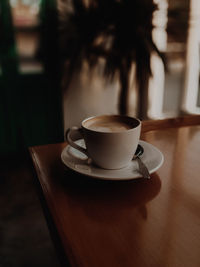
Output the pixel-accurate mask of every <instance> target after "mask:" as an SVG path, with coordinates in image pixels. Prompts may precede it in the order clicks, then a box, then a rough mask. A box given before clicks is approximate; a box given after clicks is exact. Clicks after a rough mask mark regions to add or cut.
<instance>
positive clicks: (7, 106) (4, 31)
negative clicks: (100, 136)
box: [0, 0, 64, 154]
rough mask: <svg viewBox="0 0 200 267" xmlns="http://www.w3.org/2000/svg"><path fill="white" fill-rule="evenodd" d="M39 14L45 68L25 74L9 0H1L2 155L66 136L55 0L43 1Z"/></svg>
mask: <svg viewBox="0 0 200 267" xmlns="http://www.w3.org/2000/svg"><path fill="white" fill-rule="evenodd" d="M50 4H51V5H50ZM40 14H41V21H40V27H39V31H40V32H39V33H40V36H41V38H40V42H41V50H40V58H41V59H42V64H43V66H44V71H43V72H41V73H28V74H23V73H20V72H19V58H18V55H17V51H16V45H15V37H14V36H15V30H14V27H13V23H12V16H11V9H10V5H9V1H8V0H1V1H0V67H1V73H0V154H5V153H10V152H17V151H19V150H24V149H26V148H27V147H28V146H33V145H41V144H47V143H56V142H60V141H63V139H64V138H63V117H62V99H61V86H60V68H59V58H58V55H59V54H58V45H57V42H58V38H57V34H58V33H57V10H56V0H54V1H53V0H51V1H49V0H42V1H41V9H40ZM52 18H53V19H52ZM49 21H51V24H50V25H49V27H47V25H48V23H49Z"/></svg>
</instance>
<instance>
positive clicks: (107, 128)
mask: <svg viewBox="0 0 200 267" xmlns="http://www.w3.org/2000/svg"><path fill="white" fill-rule="evenodd" d="M85 126H86V127H87V128H88V129H90V130H93V131H97V132H110V133H112V132H122V131H127V130H130V129H132V128H133V126H132V125H130V124H129V123H127V122H123V121H118V120H116V121H111V120H105V121H104V120H91V121H88V122H87V124H86V125H85Z"/></svg>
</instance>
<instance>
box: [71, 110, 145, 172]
mask: <svg viewBox="0 0 200 267" xmlns="http://www.w3.org/2000/svg"><path fill="white" fill-rule="evenodd" d="M140 133H141V121H140V120H139V119H137V118H133V117H128V116H121V115H101V116H95V117H90V118H87V119H85V120H83V121H82V123H81V128H78V127H72V128H70V129H68V130H67V132H66V138H67V141H68V142H69V144H70V145H71V146H72V147H74V148H75V149H77V150H79V151H80V152H82V153H84V154H86V155H87V156H88V157H89V158H90V159H92V162H93V163H95V164H96V165H98V166H99V167H101V168H104V169H121V168H123V167H125V166H127V165H128V164H129V162H130V161H131V160H132V158H133V155H134V153H135V151H136V149H137V145H138V143H139V138H140ZM77 136H79V137H80V136H82V138H83V139H84V141H85V144H86V149H85V148H83V147H81V146H79V145H77V144H76V143H75V142H74V140H76V139H77Z"/></svg>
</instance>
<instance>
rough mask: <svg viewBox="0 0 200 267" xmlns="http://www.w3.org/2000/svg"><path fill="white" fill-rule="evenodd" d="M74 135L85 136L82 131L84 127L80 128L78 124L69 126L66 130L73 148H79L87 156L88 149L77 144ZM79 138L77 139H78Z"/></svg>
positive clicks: (67, 137)
mask: <svg viewBox="0 0 200 267" xmlns="http://www.w3.org/2000/svg"><path fill="white" fill-rule="evenodd" d="M73 135H74V136H75V135H79V136H82V137H83V133H82V129H81V128H78V127H76V126H73V127H72V128H69V129H68V130H67V131H66V139H67V141H68V143H69V144H70V146H72V147H73V148H75V149H77V150H79V151H80V152H82V153H83V154H85V155H86V156H87V157H89V156H88V152H87V149H86V148H84V147H82V146H79V145H77V144H76V143H75V142H74V141H73ZM76 140H77V139H76Z"/></svg>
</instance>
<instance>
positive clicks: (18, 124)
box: [0, 0, 200, 267]
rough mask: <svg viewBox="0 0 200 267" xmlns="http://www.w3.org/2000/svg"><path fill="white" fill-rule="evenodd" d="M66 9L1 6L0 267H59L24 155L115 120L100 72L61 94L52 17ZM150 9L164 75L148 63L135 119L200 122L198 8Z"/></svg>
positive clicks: (132, 102) (17, 0)
mask: <svg viewBox="0 0 200 267" xmlns="http://www.w3.org/2000/svg"><path fill="white" fill-rule="evenodd" d="M63 2H65V1H64V0H63V1H62V0H59V1H58V2H57V1H56V0H0V159H1V162H0V210H1V215H0V216H1V217H0V266H2V267H7V266H9V267H11V266H20V267H21V266H49V267H50V266H54V267H55V266H58V260H57V256H56V254H55V251H54V248H53V245H52V242H51V238H50V236H49V233H48V230H47V225H46V223H45V219H44V217H43V214H42V209H41V206H40V202H39V200H38V198H37V194H36V192H35V190H34V182H33V176H32V174H30V172H29V169H28V167H27V166H29V164H30V162H29V159H27V156H24V155H26V153H27V148H28V147H29V146H33V145H41V144H48V143H56V142H62V141H63V140H64V132H65V130H66V128H68V127H69V126H72V125H79V124H80V122H81V120H82V119H83V118H85V117H87V116H91V115H97V114H101V113H108V114H112V113H116V112H118V110H117V99H118V98H117V93H118V90H119V85H118V83H117V82H116V83H115V82H114V83H110V84H105V83H104V82H103V81H102V79H101V77H99V72H98V71H95V72H94V73H93V77H91V76H90V74H89V72H88V70H87V68H85V69H84V70H83V71H82V73H81V75H79V76H76V77H74V79H72V81H71V83H70V86H69V88H67V90H66V88H65V87H66V83H65V79H64V78H63V77H64V75H63V71H62V70H61V69H60V65H59V59H58V55H59V47H58V27H57V26H58V25H59V21H58V16H57V15H58V10H62V8H63ZM86 2H87V1H86ZM154 2H155V3H156V4H157V5H158V10H157V11H155V12H154V15H153V24H154V25H155V28H154V30H153V32H152V35H153V40H154V42H155V44H156V45H157V47H158V49H159V51H161V52H162V53H163V54H164V55H165V58H166V62H167V68H164V64H163V62H162V60H161V59H160V58H159V57H158V56H156V55H152V57H151V68H152V74H153V75H152V77H151V78H150V81H149V84H148V96H147V101H146V102H145V103H143V107H142V111H143V113H141V114H140V118H141V119H163V118H169V117H177V116H180V115H190V114H200V84H199V71H200V69H199V66H200V47H199V41H200V1H199V0H155V1H154ZM61 81H62V82H61ZM133 84H134V83H133ZM133 87H134V85H133ZM105 89H106V90H105ZM138 102H139V101H138V95H137V90H135V89H134V88H133V90H131V91H130V92H129V98H128V114H129V115H131V116H137V115H138V114H137V110H138V107H137V105H138ZM16 153H17V154H16ZM24 153H25V154H24ZM10 155H12V157H10ZM11 166H12V167H11Z"/></svg>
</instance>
